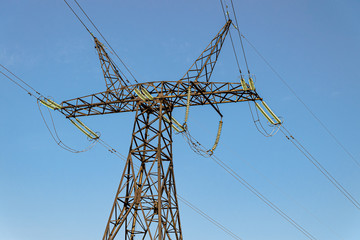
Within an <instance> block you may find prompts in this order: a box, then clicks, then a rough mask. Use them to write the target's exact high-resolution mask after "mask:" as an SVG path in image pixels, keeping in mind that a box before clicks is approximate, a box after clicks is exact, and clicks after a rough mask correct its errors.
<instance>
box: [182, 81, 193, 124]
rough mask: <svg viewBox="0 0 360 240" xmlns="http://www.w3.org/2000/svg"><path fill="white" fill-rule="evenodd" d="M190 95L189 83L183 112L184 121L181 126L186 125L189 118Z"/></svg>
mask: <svg viewBox="0 0 360 240" xmlns="http://www.w3.org/2000/svg"><path fill="white" fill-rule="evenodd" d="M190 97H191V85H190V86H189V87H188V92H187V100H186V112H185V122H184V124H183V126H185V125H186V123H187V120H188V118H189V110H190Z"/></svg>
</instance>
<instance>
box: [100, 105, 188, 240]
mask: <svg viewBox="0 0 360 240" xmlns="http://www.w3.org/2000/svg"><path fill="white" fill-rule="evenodd" d="M171 111H172V107H171V106H169V105H168V104H167V103H166V102H165V101H163V100H159V101H158V102H155V101H154V102H151V103H147V104H145V103H139V105H138V106H137V112H136V117H135V122H134V129H133V134H132V139H131V145H130V151H129V155H128V158H127V162H126V165H125V168H124V171H123V174H122V177H121V181H120V184H119V188H118V190H117V193H116V197H115V200H114V204H113V206H112V209H111V213H110V217H109V220H108V222H107V225H106V229H105V233H104V236H103V240H110V239H115V237H116V236H117V235H120V234H121V233H123V234H125V239H126V240H128V239H129V240H130V239H131V240H133V239H159V240H163V239H177V240H182V232H181V225H180V217H179V207H178V201H177V196H176V188H175V178H174V169H173V158H172V135H171V133H172V128H171V125H170V124H169V123H167V122H166V121H165V120H164V118H163V117H162V116H166V117H167V118H168V119H171ZM138 165H139V167H137V166H138ZM118 233H119V234H118Z"/></svg>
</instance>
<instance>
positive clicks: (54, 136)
mask: <svg viewBox="0 0 360 240" xmlns="http://www.w3.org/2000/svg"><path fill="white" fill-rule="evenodd" d="M0 66H1V67H2V68H4V69H5V70H6V71H8V72H9V73H10V74H11V75H13V76H14V78H16V79H18V80H19V81H21V83H22V84H24V85H25V86H23V85H21V83H19V81H17V80H16V79H14V78H12V77H10V76H8V75H6V74H5V73H4V72H3V71H1V70H0V73H1V74H3V75H4V76H5V77H6V78H7V79H9V80H10V81H12V82H13V83H15V84H16V85H17V86H18V87H20V88H21V89H23V90H24V91H25V92H26V93H27V94H28V95H29V96H31V97H34V98H35V99H36V101H37V105H38V109H39V112H40V115H41V118H42V120H43V122H44V124H45V126H46V128H47V129H48V131H49V133H50V135H51V137H52V139H53V140H54V142H55V143H56V144H57V145H58V146H60V147H61V148H63V149H65V150H66V151H69V152H72V153H81V152H86V151H89V150H90V149H91V148H92V147H94V145H95V144H96V143H97V141H96V140H95V141H94V142H93V143H91V144H90V145H89V146H88V147H86V148H84V149H83V150H75V149H73V148H71V147H69V146H68V145H66V144H65V143H64V142H63V141H62V140H61V139H60V137H59V135H58V133H57V131H56V127H55V123H54V119H53V117H52V115H51V112H50V110H49V109H48V110H49V115H50V118H51V122H52V127H53V129H54V133H53V131H51V128H50V127H49V124H48V123H47V121H46V118H45V116H44V114H43V113H42V111H41V106H40V100H41V99H49V98H47V97H44V96H43V95H42V94H41V93H39V92H38V91H36V90H35V89H34V88H33V87H32V86H31V85H29V84H28V83H26V82H25V81H24V80H22V79H21V78H20V77H18V76H17V75H15V74H14V73H13V72H11V71H10V70H9V69H8V68H6V67H5V66H3V65H2V64H0ZM35 95H38V96H35Z"/></svg>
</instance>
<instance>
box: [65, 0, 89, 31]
mask: <svg viewBox="0 0 360 240" xmlns="http://www.w3.org/2000/svg"><path fill="white" fill-rule="evenodd" d="M64 2H65V3H66V5H67V6H68V7H69V8H70V10H71V11H72V12H73V14H74V15H75V16H76V17H77V19H78V20H79V21H80V22H81V24H82V25H83V26H84V27H85V28H86V30H87V31H88V32H89V33H90V34H91V35H93V34H92V32H91V31H90V30H89V28H88V27H87V26H86V25H85V23H84V22H83V21H82V20H81V19H80V17H79V16H78V15H77V14H76V12H75V11H74V9H73V8H72V7H71V6H70V4H69V3H68V2H67V1H66V0H64Z"/></svg>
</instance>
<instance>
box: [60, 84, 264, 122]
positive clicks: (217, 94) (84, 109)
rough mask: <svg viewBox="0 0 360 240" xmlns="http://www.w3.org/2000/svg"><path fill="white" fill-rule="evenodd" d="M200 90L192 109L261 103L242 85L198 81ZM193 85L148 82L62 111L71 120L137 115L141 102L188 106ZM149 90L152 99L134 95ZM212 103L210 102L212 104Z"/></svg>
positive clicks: (69, 103)
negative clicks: (136, 108) (112, 114)
mask: <svg viewBox="0 0 360 240" xmlns="http://www.w3.org/2000/svg"><path fill="white" fill-rule="evenodd" d="M193 84H196V86H197V89H199V90H201V92H199V90H197V89H195V88H191V92H190V106H201V105H208V104H210V102H211V103H213V104H222V103H235V102H243V101H255V100H261V98H260V96H259V95H258V94H257V93H256V91H253V90H243V88H242V85H241V83H226V82H196V83H193ZM189 86H191V83H189V82H179V81H177V82H166V81H164V82H148V83H143V84H136V85H131V86H127V87H124V88H122V89H118V91H117V93H114V92H110V91H105V92H100V93H96V94H92V95H87V96H84V97H79V98H75V99H70V100H67V101H63V102H62V103H61V108H60V109H59V110H60V111H61V112H62V113H64V114H65V115H66V116H67V117H81V116H90V115H102V114H110V113H119V112H133V111H135V107H136V104H137V102H138V101H141V102H143V103H144V104H148V103H151V102H152V101H157V100H159V99H166V100H167V101H168V102H169V103H171V104H172V105H173V107H186V106H187V101H188V89H189ZM135 89H145V90H146V91H147V93H148V94H150V95H151V97H152V100H149V99H145V100H143V99H141V98H140V97H138V96H136V97H135V96H134V95H133V94H132V93H133V92H134V91H135ZM209 101H210V102H209Z"/></svg>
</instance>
